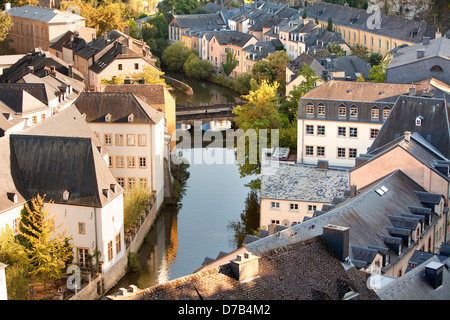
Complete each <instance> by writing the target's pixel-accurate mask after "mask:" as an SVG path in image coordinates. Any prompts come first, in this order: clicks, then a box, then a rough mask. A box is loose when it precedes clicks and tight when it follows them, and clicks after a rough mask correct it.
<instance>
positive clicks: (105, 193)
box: [102, 189, 109, 199]
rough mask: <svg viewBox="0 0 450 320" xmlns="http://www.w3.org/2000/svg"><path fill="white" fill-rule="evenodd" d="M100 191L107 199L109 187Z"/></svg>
mask: <svg viewBox="0 0 450 320" xmlns="http://www.w3.org/2000/svg"><path fill="white" fill-rule="evenodd" d="M102 192H103V195H104V196H105V197H106V198H107V199H109V189H103V190H102Z"/></svg>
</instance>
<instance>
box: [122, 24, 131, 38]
mask: <svg viewBox="0 0 450 320" xmlns="http://www.w3.org/2000/svg"><path fill="white" fill-rule="evenodd" d="M123 33H125V35H127V36H129V35H130V27H129V26H125V27H123Z"/></svg>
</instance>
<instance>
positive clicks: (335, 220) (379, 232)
mask: <svg viewBox="0 0 450 320" xmlns="http://www.w3.org/2000/svg"><path fill="white" fill-rule="evenodd" d="M381 186H385V187H386V188H387V189H388V192H387V193H385V194H384V195H383V196H380V195H379V194H378V193H377V192H376V190H377V189H379V188H380V187H381ZM359 191H360V193H359V194H357V195H356V196H355V197H353V198H348V199H347V200H346V201H344V202H341V203H339V204H338V205H337V206H336V207H335V208H334V209H332V210H330V211H328V212H326V213H323V214H321V215H320V216H317V217H315V218H312V219H309V220H307V221H305V222H303V223H301V224H298V225H295V226H292V227H290V228H288V229H286V230H284V231H281V232H280V235H271V236H268V237H265V238H262V239H260V240H258V241H255V242H252V243H250V244H248V245H247V246H246V249H247V250H249V251H250V252H251V253H252V254H256V255H257V254H261V253H263V252H265V251H268V250H273V249H276V248H279V247H282V246H285V245H288V244H292V243H295V242H298V241H302V240H304V239H308V238H310V237H312V236H316V235H320V234H322V227H323V226H325V225H327V224H333V225H338V226H343V227H349V228H350V237H349V244H350V246H357V247H363V248H376V247H381V248H384V249H389V253H390V264H388V265H387V266H386V267H384V269H382V270H387V269H389V268H391V267H392V266H393V265H395V264H396V263H397V262H398V261H399V260H400V259H401V258H402V257H403V256H404V255H405V254H407V253H408V252H409V250H411V248H412V247H411V246H410V247H408V248H407V247H405V246H403V250H402V254H401V256H398V255H397V254H396V253H395V251H394V250H392V249H391V248H390V247H389V246H388V243H390V242H389V241H388V243H386V241H387V239H393V240H399V241H400V243H401V239H400V238H397V237H392V236H391V235H390V234H389V232H388V230H387V229H386V227H392V223H391V221H390V219H389V217H388V216H389V215H390V216H401V213H405V212H410V210H409V207H411V206H413V207H419V208H424V209H426V206H425V205H424V204H422V203H421V202H420V200H419V199H418V198H417V196H416V194H415V191H425V190H423V188H422V187H421V186H420V185H418V184H416V183H415V182H414V181H413V180H411V179H410V178H409V177H408V176H406V175H405V174H404V173H403V172H402V171H400V170H397V171H395V172H393V173H391V174H389V175H388V176H386V177H385V178H383V179H380V180H379V181H377V182H374V183H372V184H371V185H369V186H367V187H365V188H363V189H361V190H359ZM436 219H437V216H436V215H435V214H434V213H433V221H434V220H436ZM430 228H431V226H430V225H427V226H426V227H425V233H427V232H430V230H431V229H430ZM352 258H353V256H352V252H351V251H350V259H352Z"/></svg>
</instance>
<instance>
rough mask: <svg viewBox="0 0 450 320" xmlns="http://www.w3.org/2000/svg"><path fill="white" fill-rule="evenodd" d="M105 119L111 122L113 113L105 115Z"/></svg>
mask: <svg viewBox="0 0 450 320" xmlns="http://www.w3.org/2000/svg"><path fill="white" fill-rule="evenodd" d="M105 121H106V122H111V113H108V114H107V115H106V116H105Z"/></svg>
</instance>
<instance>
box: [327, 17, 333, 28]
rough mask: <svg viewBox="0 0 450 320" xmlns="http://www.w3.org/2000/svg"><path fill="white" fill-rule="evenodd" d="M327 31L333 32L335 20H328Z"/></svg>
mask: <svg viewBox="0 0 450 320" xmlns="http://www.w3.org/2000/svg"><path fill="white" fill-rule="evenodd" d="M327 31H333V20H332V19H331V17H330V18H328V25H327Z"/></svg>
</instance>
